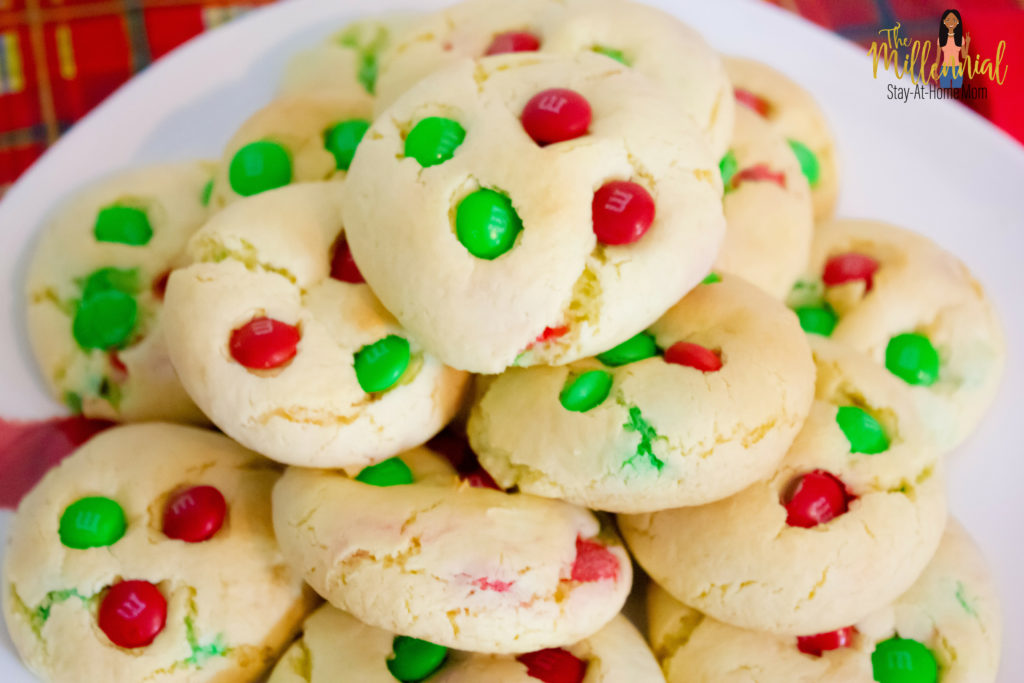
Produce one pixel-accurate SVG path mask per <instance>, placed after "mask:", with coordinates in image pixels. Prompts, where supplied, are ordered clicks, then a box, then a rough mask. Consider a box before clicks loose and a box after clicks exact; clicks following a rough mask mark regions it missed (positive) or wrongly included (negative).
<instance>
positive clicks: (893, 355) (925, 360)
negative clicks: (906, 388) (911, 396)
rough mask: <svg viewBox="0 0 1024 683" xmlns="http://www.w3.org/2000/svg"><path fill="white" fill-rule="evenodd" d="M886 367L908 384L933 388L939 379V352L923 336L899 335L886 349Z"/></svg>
mask: <svg viewBox="0 0 1024 683" xmlns="http://www.w3.org/2000/svg"><path fill="white" fill-rule="evenodd" d="M885 367H886V368H888V370H889V372H891V373H892V374H894V375H896V376H897V377H899V378H900V379H902V380H903V381H904V382H906V383H907V384H915V385H921V386H926V387H927V386H931V385H932V384H935V382H936V380H938V379H939V352H938V351H936V350H935V347H934V346H932V343H931V341H930V340H929V339H928V337H926V336H924V335H923V334H916V333H907V334H899V335H896V336H895V337H893V338H892V339H890V340H889V343H888V345H886V347H885Z"/></svg>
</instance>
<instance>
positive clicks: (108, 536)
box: [58, 496, 126, 549]
mask: <svg viewBox="0 0 1024 683" xmlns="http://www.w3.org/2000/svg"><path fill="white" fill-rule="evenodd" d="M125 526H126V523H125V517H124V510H123V509H122V508H121V506H120V505H118V504H117V502H116V501H113V500H111V499H110V498H104V497H102V496H89V497H87V498H79V499H78V500H76V501H75V502H74V503H72V504H71V505H69V506H67V507H66V508H65V509H64V512H63V514H61V516H60V525H59V526H58V535H59V536H60V542H61V543H63V544H64V545H65V546H67V547H68V548H76V549H84V548H100V547H104V546H108V545H113V544H114V543H117V541H119V540H120V539H121V537H122V536H124V531H125Z"/></svg>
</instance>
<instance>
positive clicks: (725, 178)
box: [718, 150, 740, 192]
mask: <svg viewBox="0 0 1024 683" xmlns="http://www.w3.org/2000/svg"><path fill="white" fill-rule="evenodd" d="M739 169H740V165H739V162H737V161H736V155H735V154H733V153H732V150H729V151H728V152H726V153H725V156H724V157H722V160H721V161H719V162H718V170H719V172H720V173H721V174H722V185H724V186H725V191H726V192H728V191H729V190H730V189H731V188H732V184H731V183H732V177H733V176H734V175H736V171H738V170H739Z"/></svg>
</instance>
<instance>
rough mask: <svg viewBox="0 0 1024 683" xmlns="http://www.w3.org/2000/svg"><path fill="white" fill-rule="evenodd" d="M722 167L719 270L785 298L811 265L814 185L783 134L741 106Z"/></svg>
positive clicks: (717, 260) (717, 264) (716, 268)
mask: <svg viewBox="0 0 1024 683" xmlns="http://www.w3.org/2000/svg"><path fill="white" fill-rule="evenodd" d="M719 168H720V169H721V170H722V173H723V177H722V183H723V184H724V185H725V196H724V197H723V199H722V208H723V211H724V213H725V223H726V226H725V240H724V241H723V242H722V250H721V251H720V252H718V258H717V259H716V260H715V270H718V271H724V272H726V273H733V274H735V275H739V276H741V277H743V278H746V279H747V280H749V281H750V282H752V283H754V284H755V285H757V286H758V287H760V288H762V289H763V290H765V291H766V292H768V293H769V294H771V295H772V296H774V297H776V298H777V299H784V298H785V297H786V295H787V294H788V293H789V290H790V288H791V287H792V286H793V283H794V282H796V280H797V278H798V277H800V275H801V274H802V273H803V271H804V269H805V268H806V267H807V258H808V256H809V254H810V251H811V236H812V235H813V232H814V213H813V210H812V207H811V191H810V186H809V185H808V184H807V178H806V177H804V174H803V172H802V171H801V169H800V163H799V162H798V161H797V158H796V156H795V155H794V154H793V150H792V149H790V147H789V145H788V144H786V140H785V138H784V137H783V136H782V135H781V134H780V133H779V132H778V131H776V130H775V129H774V128H773V127H772V126H771V125H769V124H768V123H766V122H765V121H763V120H762V119H761V117H759V116H758V115H757V114H756V113H754V112H753V111H750V110H749V109H747V108H746V107H740V108H739V109H737V110H736V124H735V127H734V128H733V136H732V140H731V141H730V143H729V151H728V152H726V156H725V157H724V158H723V161H722V162H720V165H719ZM727 175H728V176H729V177H726V176H727Z"/></svg>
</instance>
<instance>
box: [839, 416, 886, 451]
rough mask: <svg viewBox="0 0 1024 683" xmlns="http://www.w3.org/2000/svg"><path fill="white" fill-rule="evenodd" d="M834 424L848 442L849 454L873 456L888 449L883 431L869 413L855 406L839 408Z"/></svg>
mask: <svg viewBox="0 0 1024 683" xmlns="http://www.w3.org/2000/svg"><path fill="white" fill-rule="evenodd" d="M836 424H838V425H839V428H840V429H841V430H842V431H843V434H844V435H845V436H846V440H847V441H849V442H850V452H851V453H866V454H868V455H874V454H875V453H881V452H882V451H884V450H886V449H888V448H889V437H888V436H886V434H885V429H884V428H883V427H882V425H881V424H880V423H879V422H878V420H876V419H875V418H874V417H873V416H872V415H871V414H870V413H868V412H867V411H866V410H864V409H863V408H859V407H857V406H840V407H839V410H838V411H837V412H836Z"/></svg>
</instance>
